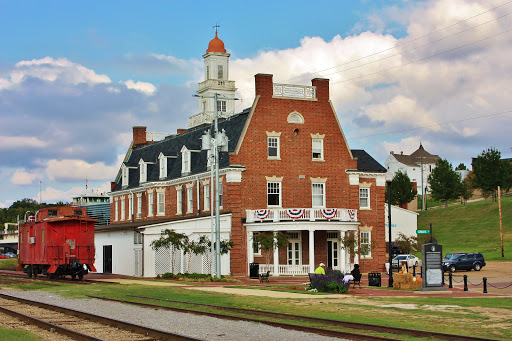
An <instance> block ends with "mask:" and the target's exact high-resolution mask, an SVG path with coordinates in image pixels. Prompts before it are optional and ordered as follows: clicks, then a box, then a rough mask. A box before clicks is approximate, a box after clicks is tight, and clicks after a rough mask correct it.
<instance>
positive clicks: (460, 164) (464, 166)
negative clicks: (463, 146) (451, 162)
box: [455, 163, 468, 170]
mask: <svg viewBox="0 0 512 341" xmlns="http://www.w3.org/2000/svg"><path fill="white" fill-rule="evenodd" d="M455 170H468V169H467V168H466V165H465V164H463V163H459V165H458V166H457V167H456V168H455Z"/></svg>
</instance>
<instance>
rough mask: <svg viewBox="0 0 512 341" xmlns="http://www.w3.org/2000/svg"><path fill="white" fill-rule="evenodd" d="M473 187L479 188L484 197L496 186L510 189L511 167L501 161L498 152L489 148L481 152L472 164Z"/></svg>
mask: <svg viewBox="0 0 512 341" xmlns="http://www.w3.org/2000/svg"><path fill="white" fill-rule="evenodd" d="M473 173H474V175H475V179H474V186H475V187H477V188H480V189H481V190H482V192H483V193H484V196H488V195H489V194H490V193H492V192H494V191H495V190H497V188H498V186H501V188H504V189H506V190H509V189H510V187H512V165H511V164H510V162H509V161H508V160H501V153H500V151H499V150H497V149H494V148H489V149H487V150H484V151H482V153H481V154H480V155H478V157H477V158H476V160H475V161H474V162H473Z"/></svg>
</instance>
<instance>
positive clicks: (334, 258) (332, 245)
mask: <svg viewBox="0 0 512 341" xmlns="http://www.w3.org/2000/svg"><path fill="white" fill-rule="evenodd" d="M339 257H340V242H339V241H338V233H336V232H328V233H327V266H328V267H329V268H331V269H333V270H341V267H340V259H339Z"/></svg>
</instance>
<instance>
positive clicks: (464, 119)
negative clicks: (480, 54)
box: [349, 110, 512, 139]
mask: <svg viewBox="0 0 512 341" xmlns="http://www.w3.org/2000/svg"><path fill="white" fill-rule="evenodd" d="M511 112H512V110H506V111H502V112H496V113H493V114H487V115H482V116H475V117H470V118H463V119H460V120H455V121H449V122H443V123H437V124H431V125H428V126H423V127H415V128H408V129H402V130H395V131H388V132H386V133H379V134H372V135H365V136H358V137H349V138H350V139H362V138H366V137H374V136H382V135H390V134H396V133H403V132H406V131H411V130H418V129H425V128H432V127H439V126H442V125H446V124H452V123H458V122H464V121H471V120H476V119H479V118H484V117H489V116H496V115H503V114H508V113H511Z"/></svg>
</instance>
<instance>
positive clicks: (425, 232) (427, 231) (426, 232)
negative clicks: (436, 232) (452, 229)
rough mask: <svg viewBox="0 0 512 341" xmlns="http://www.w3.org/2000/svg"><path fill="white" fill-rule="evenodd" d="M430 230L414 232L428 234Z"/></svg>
mask: <svg viewBox="0 0 512 341" xmlns="http://www.w3.org/2000/svg"><path fill="white" fill-rule="evenodd" d="M429 233H430V230H416V234H429Z"/></svg>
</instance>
